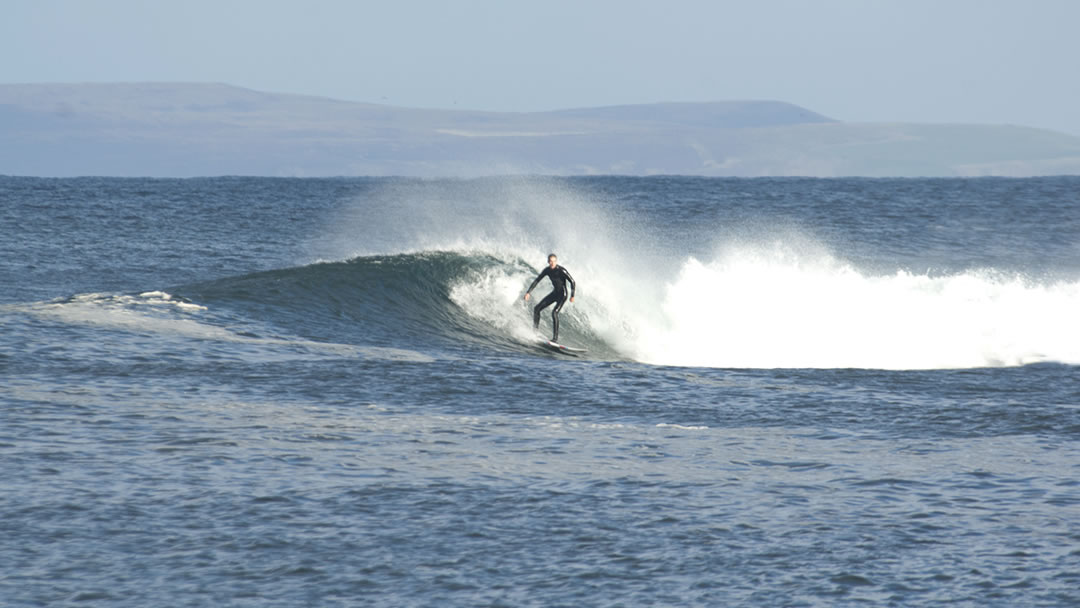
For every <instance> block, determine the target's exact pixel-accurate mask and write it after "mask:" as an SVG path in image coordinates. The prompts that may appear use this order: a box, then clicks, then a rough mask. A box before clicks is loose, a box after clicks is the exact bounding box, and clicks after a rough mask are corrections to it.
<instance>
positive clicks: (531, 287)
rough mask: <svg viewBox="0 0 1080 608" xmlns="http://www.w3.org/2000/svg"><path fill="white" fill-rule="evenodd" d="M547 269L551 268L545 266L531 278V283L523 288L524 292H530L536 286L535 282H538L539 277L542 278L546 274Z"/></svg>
mask: <svg viewBox="0 0 1080 608" xmlns="http://www.w3.org/2000/svg"><path fill="white" fill-rule="evenodd" d="M549 270H551V269H550V268H545V269H543V270H541V271H540V274H538V275H536V278H535V279H533V282H532V285H529V288H528V289H526V290H525V293H532V290H533V288H534V287H536V284H537V283H539V282H540V279H542V278H544V277H545V276H546V275H547V273H548V271H549Z"/></svg>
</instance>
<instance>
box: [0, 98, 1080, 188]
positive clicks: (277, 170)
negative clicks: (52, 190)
mask: <svg viewBox="0 0 1080 608" xmlns="http://www.w3.org/2000/svg"><path fill="white" fill-rule="evenodd" d="M0 140H2V141H3V142H4V145H3V146H0V174H4V175H33V176H50V177H65V176H77V175H102V176H106V175H107V176H120V177H125V176H133V177H134V176H150V177H193V176H217V175H260V176H301V177H306V176H361V175H371V176H383V175H400V176H421V177H476V176H489V175H519V174H543V175H598V174H599V175H605V174H615V175H658V174H667V175H702V176H739V177H757V176H813V177H842V176H865V177H952V176H1010V177H1024V176H1039V175H1065V174H1072V175H1075V174H1080V137H1074V136H1071V135H1067V134H1063V133H1057V132H1054V131H1046V130H1042V129H1034V128H1028V127H1022V126H1012V125H977V124H908V123H848V122H842V121H839V120H834V119H832V118H828V117H825V116H822V115H821V114H817V113H815V112H813V111H810V110H808V109H805V108H801V107H799V106H796V105H792V104H789V103H783V102H779V101H718V102H712V103H655V104H646V105H627V106H612V107H602V108H585V109H571V110H559V111H550V112H527V113H512V112H480V111H468V110H427V109H415V108H402V107H393V106H386V105H377V104H369V103H357V102H349V101H340V100H334V99H327V98H321V97H310V96H301V95H285V94H276V93H264V92H259V91H253V90H249V89H244V88H239V87H234V86H229V85H224V84H198V83H190V84H188V83H131V84H25V85H22V84H8V85H0Z"/></svg>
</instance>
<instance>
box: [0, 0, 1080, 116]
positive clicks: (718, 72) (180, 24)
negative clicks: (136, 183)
mask: <svg viewBox="0 0 1080 608" xmlns="http://www.w3.org/2000/svg"><path fill="white" fill-rule="evenodd" d="M1078 28H1080V1H1074V0H1016V1H1003V0H935V1H929V0H895V1H885V0H814V1H795V0H755V1H750V0H747V1H739V2H736V1H720V0H717V1H712V2H709V1H704V0H702V1H691V0H654V1H651V2H635V1H632V0H621V1H615V0H596V1H591V2H590V1H588V0H578V1H563V0H546V1H544V2H537V1H535V0H533V1H530V2H516V1H509V0H507V1H503V2H496V1H491V0H480V1H457V2H450V1H447V2H436V1H421V0H394V1H387V2H374V1H371V2H362V1H356V2H346V1H343V0H305V1H303V2H300V1H297V2H284V1H280V0H210V1H208V0H186V1H183V2H155V1H151V0H83V1H73V0H6V1H5V2H4V4H3V6H2V7H0V83H31V82H134V81H185V82H224V83H229V84H235V85H239V86H244V87H250V88H253V89H259V90H264V91H273V92H284V93H303V94H311V95H322V96H327V97H335V98H339V99H348V100H354V101H369V102H377V103H388V104H393V105H402V106H413V107H428V108H453V107H457V108H469V109H482V110H504V111H530V110H547V109H558V108H570V107H585V106H598V105H613V104H626V103H647V102H654V101H711V100H727V99H776V100H781V101H788V102H791V103H795V104H799V105H802V106H805V107H807V108H809V109H811V110H814V111H817V112H820V113H823V114H826V115H828V116H832V117H834V118H838V119H840V120H846V121H858V122H864V121H875V122H893V121H897V122H969V123H990V124H1019V125H1027V126H1035V127H1043V128H1049V129H1055V130H1059V131H1064V132H1068V133H1072V134H1075V135H1080V110H1077V108H1078V107H1080V77H1078V76H1077V73H1078V71H1080V70H1078V66H1080V34H1078V32H1080V29H1078Z"/></svg>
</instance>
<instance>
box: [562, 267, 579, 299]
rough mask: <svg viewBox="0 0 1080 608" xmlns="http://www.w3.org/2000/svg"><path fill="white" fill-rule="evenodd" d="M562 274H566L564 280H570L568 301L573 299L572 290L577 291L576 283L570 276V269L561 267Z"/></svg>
mask: <svg viewBox="0 0 1080 608" xmlns="http://www.w3.org/2000/svg"><path fill="white" fill-rule="evenodd" d="M563 274H565V275H566V280H567V281H570V301H571V302H573V301H574V292H575V291H577V283H575V282H574V277H572V276H570V271H569V270H567V269H565V268H563Z"/></svg>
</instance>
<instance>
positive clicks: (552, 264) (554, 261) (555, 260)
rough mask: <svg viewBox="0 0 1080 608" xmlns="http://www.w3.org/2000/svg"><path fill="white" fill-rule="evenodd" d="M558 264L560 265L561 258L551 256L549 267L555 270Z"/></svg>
mask: <svg viewBox="0 0 1080 608" xmlns="http://www.w3.org/2000/svg"><path fill="white" fill-rule="evenodd" d="M558 263H559V258H557V257H555V256H549V257H548V267H550V268H555V266H556V265H558Z"/></svg>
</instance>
